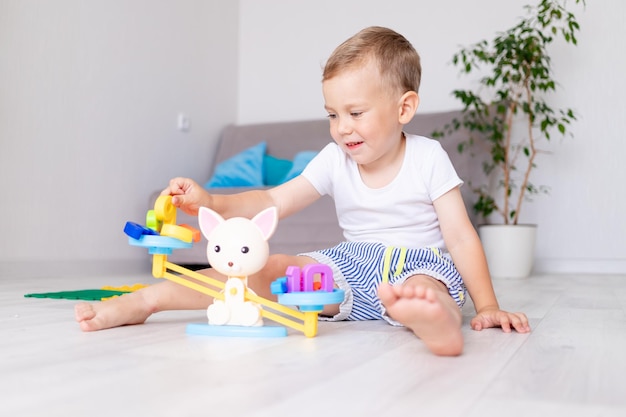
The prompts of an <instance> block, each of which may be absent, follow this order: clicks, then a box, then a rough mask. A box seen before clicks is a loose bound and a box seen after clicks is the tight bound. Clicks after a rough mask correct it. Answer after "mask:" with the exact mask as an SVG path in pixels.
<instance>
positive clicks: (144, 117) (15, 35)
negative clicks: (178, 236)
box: [0, 0, 238, 272]
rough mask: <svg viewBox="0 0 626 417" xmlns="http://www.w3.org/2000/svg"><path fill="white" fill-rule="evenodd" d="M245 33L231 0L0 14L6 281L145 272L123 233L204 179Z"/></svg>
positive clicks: (26, 4) (13, 1)
mask: <svg viewBox="0 0 626 417" xmlns="http://www.w3.org/2000/svg"><path fill="white" fill-rule="evenodd" d="M237 21H238V3H237V2H231V1H228V0H177V1H171V0H90V1H82V0H55V1H47V0H2V1H0V179H1V183H2V190H3V191H2V197H1V198H2V203H1V204H0V230H1V232H0V246H1V247H0V265H1V267H2V268H11V265H19V264H20V263H22V262H26V263H28V266H29V267H30V268H31V270H32V269H35V268H37V267H42V268H48V269H50V268H52V269H54V265H56V264H57V263H60V264H63V263H64V262H68V261H70V262H72V264H73V266H77V268H78V266H79V265H80V266H85V265H88V264H89V265H93V264H96V265H98V266H100V267H103V268H104V269H105V270H109V269H111V268H115V266H116V265H117V266H118V267H119V266H120V265H124V266H123V267H124V268H126V267H127V266H128V265H139V264H140V265H142V266H143V265H148V263H149V259H150V258H149V257H148V256H147V254H146V253H145V251H144V250H140V249H138V248H134V247H130V246H129V245H128V244H127V243H126V240H125V238H124V234H123V233H122V229H123V226H124V223H125V222H126V221H127V220H133V221H138V222H143V221H144V219H145V213H146V211H147V210H148V209H149V208H150V206H149V201H148V199H149V195H150V193H151V192H152V191H154V190H157V189H162V188H163V187H164V186H165V185H166V184H167V180H169V178H171V177H173V176H176V175H185V176H190V177H193V178H198V179H206V178H207V176H208V174H209V173H208V163H209V162H210V161H211V158H212V152H213V149H214V146H215V143H216V140H217V139H218V137H219V134H220V132H221V130H222V128H223V127H224V126H225V125H226V124H228V123H232V122H234V121H235V119H236V111H237V109H236V100H237V59H238V58H237V44H238V23H237ZM180 111H183V112H185V113H186V114H188V115H189V116H190V117H191V120H192V126H191V130H190V131H189V132H188V133H181V132H179V131H178V130H177V129H176V117H177V114H178V112H180ZM37 262H38V263H37ZM118 269H119V268H118ZM64 271H65V272H69V271H68V269H67V268H65V270H64Z"/></svg>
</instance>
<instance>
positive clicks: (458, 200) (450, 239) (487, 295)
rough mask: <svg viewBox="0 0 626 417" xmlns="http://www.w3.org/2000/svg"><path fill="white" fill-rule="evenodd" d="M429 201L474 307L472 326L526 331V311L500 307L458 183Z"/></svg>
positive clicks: (528, 329) (527, 329)
mask: <svg viewBox="0 0 626 417" xmlns="http://www.w3.org/2000/svg"><path fill="white" fill-rule="evenodd" d="M433 204H434V206H435V210H436V212H437V217H438V218H439V225H440V227H441V232H442V234H443V239H444V241H445V243H446V246H447V248H448V251H449V252H450V255H451V256H452V260H453V261H454V264H455V266H456V268H457V270H458V271H459V273H460V274H461V276H462V277H463V282H464V283H465V286H466V287H467V290H468V292H469V294H470V297H472V301H473V302H474V307H475V308H476V317H474V319H472V321H471V326H472V328H473V329H474V330H481V329H484V328H489V327H498V326H499V327H502V329H503V330H504V331H506V332H510V331H511V327H513V328H515V330H517V331H518V332H520V333H526V332H528V331H530V328H529V327H528V319H527V318H526V315H524V314H523V313H508V312H506V311H502V310H500V306H499V305H498V300H497V299H496V294H495V292H494V290H493V285H492V283H491V277H490V276H489V268H488V267H487V260H486V258H485V253H484V251H483V247H482V244H481V243H480V239H479V237H478V234H477V233H476V230H475V229H474V226H473V225H472V223H471V222H470V220H469V217H468V216H467V211H466V209H465V204H464V203H463V198H462V197H461V191H460V189H459V187H456V188H454V189H452V190H450V191H448V192H447V193H446V194H444V195H443V196H441V197H439V198H438V199H437V200H435V201H434V203H433Z"/></svg>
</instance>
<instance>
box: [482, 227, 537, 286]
mask: <svg viewBox="0 0 626 417" xmlns="http://www.w3.org/2000/svg"><path fill="white" fill-rule="evenodd" d="M478 235H479V236H480V240H481V241H482V244H483V248H484V249H485V255H486V256H487V264H488V265H489V273H490V274H491V276H492V277H493V278H527V277H528V276H529V275H530V272H531V271H532V269H533V263H534V260H535V241H536V236H537V226H536V225H529V224H524V225H519V224H518V225H505V224H489V225H481V226H478Z"/></svg>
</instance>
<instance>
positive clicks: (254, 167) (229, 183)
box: [204, 142, 267, 188]
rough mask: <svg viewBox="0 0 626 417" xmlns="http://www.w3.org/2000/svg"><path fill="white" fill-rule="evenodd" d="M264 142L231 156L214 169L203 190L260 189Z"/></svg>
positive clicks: (265, 145)
mask: <svg viewBox="0 0 626 417" xmlns="http://www.w3.org/2000/svg"><path fill="white" fill-rule="evenodd" d="M266 148H267V143H266V142H261V143H259V144H258V145H255V146H252V147H250V148H248V149H246V150H244V151H241V152H240V153H238V154H237V155H235V156H232V157H230V158H228V159H226V160H224V161H222V162H220V163H219V164H218V165H217V166H216V167H215V172H214V173H213V176H212V177H211V179H210V180H209V181H208V182H207V183H206V184H205V185H204V186H205V188H217V187H261V186H263V155H265V149H266Z"/></svg>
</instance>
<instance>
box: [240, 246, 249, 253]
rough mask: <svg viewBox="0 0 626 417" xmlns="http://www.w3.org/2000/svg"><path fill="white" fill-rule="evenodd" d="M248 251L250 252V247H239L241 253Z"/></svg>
mask: <svg viewBox="0 0 626 417" xmlns="http://www.w3.org/2000/svg"><path fill="white" fill-rule="evenodd" d="M248 252H250V248H249V247H247V246H243V247H242V248H241V253H248Z"/></svg>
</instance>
